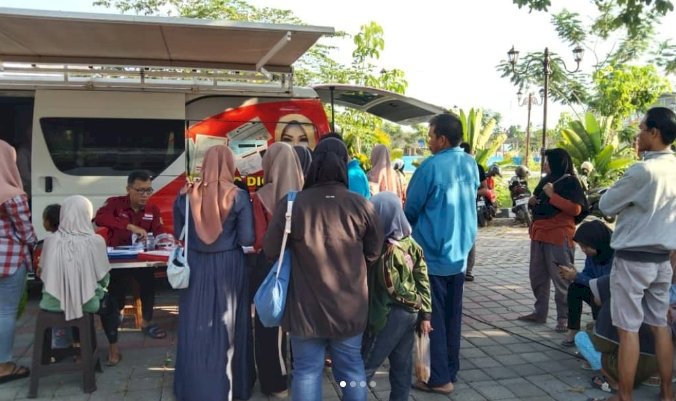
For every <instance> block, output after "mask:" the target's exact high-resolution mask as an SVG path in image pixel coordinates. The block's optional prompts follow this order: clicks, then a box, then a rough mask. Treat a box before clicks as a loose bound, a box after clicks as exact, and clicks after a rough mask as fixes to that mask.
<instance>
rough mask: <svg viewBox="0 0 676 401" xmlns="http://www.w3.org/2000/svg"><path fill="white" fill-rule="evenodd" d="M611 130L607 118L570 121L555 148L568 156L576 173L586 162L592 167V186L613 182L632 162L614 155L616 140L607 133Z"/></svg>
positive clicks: (586, 116)
mask: <svg viewBox="0 0 676 401" xmlns="http://www.w3.org/2000/svg"><path fill="white" fill-rule="evenodd" d="M611 126H612V123H611V119H610V118H601V119H597V118H596V116H594V114H592V113H587V114H586V115H585V118H584V120H573V121H570V123H569V126H568V128H564V129H563V130H562V131H561V136H562V139H561V140H560V141H559V144H558V146H559V147H561V148H563V149H565V150H566V151H567V152H568V153H569V154H570V157H571V158H572V159H573V162H574V163H575V165H576V166H577V168H578V169H579V168H580V165H581V164H582V163H583V162H585V161H589V162H591V163H592V164H593V165H594V173H593V175H592V177H591V179H592V182H594V183H598V182H599V181H605V180H612V179H613V178H615V177H616V176H617V175H619V173H620V172H621V171H622V170H624V169H625V168H626V167H628V166H629V165H631V164H632V163H633V162H634V160H635V159H634V158H632V157H628V156H627V154H626V152H622V151H620V152H618V151H617V149H618V146H617V140H616V138H615V137H614V136H613V135H610V134H609V133H608V132H609V131H610V130H611Z"/></svg>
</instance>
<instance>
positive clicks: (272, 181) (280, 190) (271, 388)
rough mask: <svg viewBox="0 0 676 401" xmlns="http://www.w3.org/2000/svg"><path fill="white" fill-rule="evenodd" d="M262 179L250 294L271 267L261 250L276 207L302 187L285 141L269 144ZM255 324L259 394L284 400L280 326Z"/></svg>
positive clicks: (256, 197)
mask: <svg viewBox="0 0 676 401" xmlns="http://www.w3.org/2000/svg"><path fill="white" fill-rule="evenodd" d="M302 148H303V149H307V148H305V147H302ZM263 177H264V179H265V185H263V186H262V187H261V188H260V189H259V190H258V191H257V192H256V193H255V194H254V195H253V199H252V200H253V214H254V231H255V232H256V243H255V245H254V248H255V249H256V250H257V251H259V253H258V255H257V260H256V266H255V268H254V269H253V273H252V285H251V290H252V291H251V293H252V295H253V294H254V293H255V291H256V289H258V287H259V286H260V285H261V283H262V282H263V280H264V279H265V276H267V274H268V272H269V271H270V268H271V264H270V262H268V260H267V258H266V257H265V253H264V252H262V251H261V247H262V246H263V236H264V235H265V232H266V231H267V230H268V225H269V223H270V219H271V218H272V213H273V212H274V208H275V205H277V202H279V200H280V199H282V197H284V196H285V195H286V194H287V193H289V191H300V190H301V188H303V171H302V170H301V164H300V162H299V160H298V156H297V155H296V152H295V151H294V148H292V147H291V146H290V145H289V144H287V143H284V142H277V143H274V144H272V145H271V146H270V147H269V148H268V150H267V151H266V152H265V156H263ZM254 324H255V326H254V347H255V353H254V355H255V356H256V367H257V371H258V379H259V380H260V384H261V391H262V392H263V394H266V395H273V396H275V397H284V396H286V394H287V393H288V388H287V387H288V386H287V380H286V366H285V365H284V363H285V360H286V347H285V345H286V335H285V333H284V331H283V330H282V329H281V328H280V327H274V328H268V327H264V326H263V324H262V323H261V321H260V319H259V318H258V316H256V318H255V321H254Z"/></svg>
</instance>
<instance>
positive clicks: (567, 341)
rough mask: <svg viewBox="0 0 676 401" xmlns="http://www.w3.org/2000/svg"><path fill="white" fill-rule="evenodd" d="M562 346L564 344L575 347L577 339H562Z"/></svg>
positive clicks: (564, 345)
mask: <svg viewBox="0 0 676 401" xmlns="http://www.w3.org/2000/svg"><path fill="white" fill-rule="evenodd" d="M561 346H563V347H574V346H575V340H563V341H561Z"/></svg>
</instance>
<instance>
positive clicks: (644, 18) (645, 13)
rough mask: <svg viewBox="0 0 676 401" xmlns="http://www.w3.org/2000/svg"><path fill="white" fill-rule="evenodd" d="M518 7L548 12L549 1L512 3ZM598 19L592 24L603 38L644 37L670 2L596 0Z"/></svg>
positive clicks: (671, 8) (668, 6) (517, 0)
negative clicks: (615, 34) (622, 31)
mask: <svg viewBox="0 0 676 401" xmlns="http://www.w3.org/2000/svg"><path fill="white" fill-rule="evenodd" d="M512 3H514V4H516V5H517V6H518V7H519V8H521V7H525V6H527V7H528V8H529V9H530V11H533V10H536V11H548V10H549V7H550V6H551V5H552V2H551V0H512ZM594 3H595V4H596V7H597V9H598V10H599V12H600V13H601V16H600V17H599V18H597V19H596V21H595V23H594V25H595V27H596V29H597V30H599V32H603V33H604V34H605V35H606V37H607V36H608V35H609V34H610V33H611V32H613V31H617V30H620V29H626V31H627V33H628V34H629V36H630V37H632V38H637V37H640V36H644V34H645V32H646V31H647V30H650V29H651V24H653V23H654V22H655V21H656V20H659V19H660V18H661V17H664V16H665V15H666V14H667V13H669V12H672V11H674V5H673V3H672V2H671V1H670V0H596V1H594Z"/></svg>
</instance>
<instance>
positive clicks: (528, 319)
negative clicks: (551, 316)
mask: <svg viewBox="0 0 676 401" xmlns="http://www.w3.org/2000/svg"><path fill="white" fill-rule="evenodd" d="M516 320H521V321H522V322H533V323H544V322H546V321H547V319H546V318H541V317H538V316H537V315H535V313H531V314H530V315H524V316H519V317H517V318H516Z"/></svg>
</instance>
